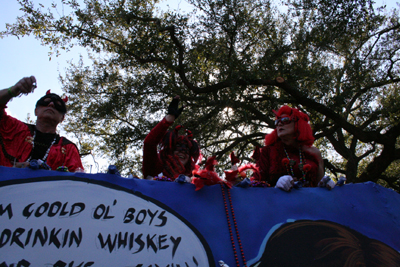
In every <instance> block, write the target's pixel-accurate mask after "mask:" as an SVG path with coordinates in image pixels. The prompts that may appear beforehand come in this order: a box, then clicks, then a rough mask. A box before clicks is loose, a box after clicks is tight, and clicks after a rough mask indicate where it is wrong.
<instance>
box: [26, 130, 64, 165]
mask: <svg viewBox="0 0 400 267" xmlns="http://www.w3.org/2000/svg"><path fill="white" fill-rule="evenodd" d="M35 137H36V131H35V132H34V133H33V137H32V139H31V140H30V141H31V144H32V152H33V149H34V148H35ZM56 140H57V135H56V136H55V137H54V140H53V141H52V142H51V144H50V146H49V148H48V149H47V151H46V153H45V154H44V156H43V158H42V161H43V162H46V159H47V156H48V155H49V152H50V149H51V147H52V146H53V145H54V143H55V142H56ZM38 145H39V144H38ZM40 145H41V144H40ZM32 152H31V155H29V158H28V159H27V160H26V161H27V162H29V161H30V160H31V157H32Z"/></svg>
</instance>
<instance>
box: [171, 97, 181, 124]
mask: <svg viewBox="0 0 400 267" xmlns="http://www.w3.org/2000/svg"><path fill="white" fill-rule="evenodd" d="M179 101H180V99H179V98H174V99H172V101H171V103H170V104H169V106H168V112H167V114H168V115H174V116H175V119H177V118H178V117H179V115H181V113H182V110H183V106H182V107H181V108H178V104H179Z"/></svg>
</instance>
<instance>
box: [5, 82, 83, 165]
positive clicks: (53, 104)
mask: <svg viewBox="0 0 400 267" xmlns="http://www.w3.org/2000/svg"><path fill="white" fill-rule="evenodd" d="M35 88H36V78H35V77H34V76H31V77H25V78H22V79H21V80H20V81H18V82H17V83H16V84H15V85H14V86H11V87H10V88H7V89H3V90H0V146H1V149H0V165H2V166H7V167H25V166H28V165H29V162H30V161H31V160H34V159H35V160H41V161H42V162H44V163H46V164H47V165H48V166H49V167H50V168H51V169H52V170H56V169H57V168H59V167H61V168H63V169H64V170H65V167H67V168H68V171H70V172H74V171H76V170H83V166H82V162H81V158H80V156H79V152H78V149H77V147H76V145H75V144H73V143H72V142H71V141H69V140H68V139H67V138H65V137H60V136H59V135H58V134H57V133H56V130H57V125H58V124H59V123H61V122H62V121H63V120H64V116H65V114H66V112H67V108H66V105H65V102H66V101H67V98H65V99H61V98H60V97H59V96H58V95H56V94H52V93H50V90H49V91H47V94H46V95H44V96H43V97H42V98H40V99H39V100H38V101H37V103H36V108H35V115H36V117H37V119H36V124H35V125H33V124H27V123H23V122H22V121H20V120H18V119H16V118H13V117H11V116H9V115H8V114H7V113H6V111H5V108H6V105H7V103H8V101H10V100H11V99H12V98H15V97H17V96H20V95H24V94H25V95H27V94H29V93H33V91H34V89H35Z"/></svg>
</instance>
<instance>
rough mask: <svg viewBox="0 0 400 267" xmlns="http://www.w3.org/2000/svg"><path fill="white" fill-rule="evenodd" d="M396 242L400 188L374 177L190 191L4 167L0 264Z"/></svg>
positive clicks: (347, 251) (294, 259)
mask: <svg viewBox="0 0 400 267" xmlns="http://www.w3.org/2000/svg"><path fill="white" fill-rule="evenodd" d="M373 251H375V252H379V253H374V252H373ZM399 251H400V194H398V193H396V192H394V191H393V190H390V189H387V188H384V187H382V186H380V185H377V184H375V183H372V182H367V183H360V184H345V185H343V186H336V187H335V188H334V189H332V190H328V189H327V188H299V189H293V190H292V191H291V192H285V191H282V190H280V189H276V188H261V187H259V188H257V187H248V188H240V187H234V188H232V189H228V188H226V187H225V186H221V185H219V184H217V185H213V186H205V187H203V188H202V189H201V190H198V191H195V186H194V185H193V184H189V183H176V182H167V181H153V180H142V179H137V178H125V177H121V176H119V175H115V174H107V173H104V174H101V173H99V174H87V173H68V172H57V171H49V170H32V169H29V168H25V169H16V168H8V167H0V266H82V267H83V266H121V267H124V266H134V267H149V266H153V267H156V266H165V267H166V266H170V267H172V266H175V267H178V266H179V267H183V266H185V267H192V266H197V267H205V266H229V267H233V266H324V265H325V266H326V264H328V263H329V264H335V265H330V266H343V265H344V264H343V263H344V262H346V261H347V262H348V261H350V260H352V261H355V262H362V261H363V262H365V263H371V262H378V263H380V264H381V266H400V254H399ZM366 255H368V256H366ZM382 255H384V256H382ZM224 264H225V265H224ZM387 264H389V265H387ZM390 264H395V265H390ZM377 266H379V264H378V265H377Z"/></svg>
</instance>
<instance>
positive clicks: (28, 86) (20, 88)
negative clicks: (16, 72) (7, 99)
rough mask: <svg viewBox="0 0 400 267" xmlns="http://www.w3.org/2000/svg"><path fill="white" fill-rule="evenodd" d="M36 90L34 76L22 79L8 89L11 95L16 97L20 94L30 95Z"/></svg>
mask: <svg viewBox="0 0 400 267" xmlns="http://www.w3.org/2000/svg"><path fill="white" fill-rule="evenodd" d="M35 88H36V78H35V76H31V77H24V78H22V79H21V80H19V81H18V82H17V83H16V84H15V85H14V86H11V87H10V91H11V93H12V95H14V96H18V95H20V94H29V93H32V92H33V91H34V90H35Z"/></svg>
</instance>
